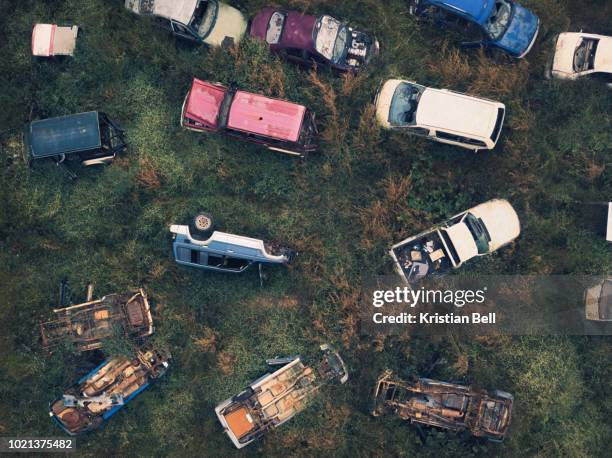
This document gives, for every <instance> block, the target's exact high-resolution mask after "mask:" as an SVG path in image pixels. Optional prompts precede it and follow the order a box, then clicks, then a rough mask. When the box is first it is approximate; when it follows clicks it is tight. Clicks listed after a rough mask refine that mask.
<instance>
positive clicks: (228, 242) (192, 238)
mask: <svg viewBox="0 0 612 458" xmlns="http://www.w3.org/2000/svg"><path fill="white" fill-rule="evenodd" d="M213 229H214V221H213V219H212V216H211V215H209V214H207V213H199V214H198V215H196V216H195V217H194V218H193V221H192V223H191V224H190V225H188V226H187V225H176V224H173V225H172V226H170V232H171V233H172V238H173V243H172V251H173V253H174V259H175V260H176V262H177V263H178V264H181V265H184V266H188V267H197V268H200V269H207V270H213V271H217V272H232V273H240V272H244V271H245V270H246V269H247V268H249V267H251V266H252V265H253V264H259V265H261V264H287V263H289V262H291V261H292V260H293V258H294V257H295V253H294V252H293V251H291V250H289V249H287V248H283V247H281V246H279V245H278V244H275V243H272V242H264V241H263V240H259V239H253V238H250V237H244V236H240V235H234V234H228V233H225V232H219V231H214V230H213Z"/></svg>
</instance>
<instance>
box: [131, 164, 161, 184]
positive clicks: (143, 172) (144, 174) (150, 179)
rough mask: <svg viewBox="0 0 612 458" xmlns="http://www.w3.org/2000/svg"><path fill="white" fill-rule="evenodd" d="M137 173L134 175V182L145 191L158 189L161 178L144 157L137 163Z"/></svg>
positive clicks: (153, 166)
mask: <svg viewBox="0 0 612 458" xmlns="http://www.w3.org/2000/svg"><path fill="white" fill-rule="evenodd" d="M138 167H139V168H138V172H137V173H136V177H135V178H136V181H137V182H138V183H139V184H140V185H141V186H143V187H144V188H145V189H148V190H150V191H153V190H156V189H159V188H160V186H161V178H160V176H159V171H158V170H157V168H156V167H155V165H154V164H153V163H152V162H151V160H150V159H149V158H147V157H146V156H145V157H143V158H141V159H140V161H138Z"/></svg>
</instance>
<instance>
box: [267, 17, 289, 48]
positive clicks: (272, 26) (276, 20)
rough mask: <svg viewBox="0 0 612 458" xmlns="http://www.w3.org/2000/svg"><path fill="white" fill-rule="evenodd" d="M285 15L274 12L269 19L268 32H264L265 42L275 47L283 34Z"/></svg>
mask: <svg viewBox="0 0 612 458" xmlns="http://www.w3.org/2000/svg"><path fill="white" fill-rule="evenodd" d="M286 17H287V16H286V15H285V14H283V13H279V12H278V11H277V12H275V13H274V14H273V15H272V17H271V18H270V22H269V23H268V30H267V31H266V41H267V42H268V43H269V44H271V45H275V44H277V43H278V42H279V41H280V38H281V35H282V34H283V28H284V27H285V19H286Z"/></svg>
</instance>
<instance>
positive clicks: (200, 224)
mask: <svg viewBox="0 0 612 458" xmlns="http://www.w3.org/2000/svg"><path fill="white" fill-rule="evenodd" d="M189 228H190V232H191V235H192V237H194V238H196V239H206V238H208V237H210V235H211V234H212V233H213V231H214V228H215V220H214V219H213V216H212V215H211V214H210V213H206V212H198V213H196V214H195V216H194V217H193V219H192V220H191V224H190V225H189Z"/></svg>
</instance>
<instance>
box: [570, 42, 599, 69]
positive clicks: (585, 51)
mask: <svg viewBox="0 0 612 458" xmlns="http://www.w3.org/2000/svg"><path fill="white" fill-rule="evenodd" d="M598 43H599V40H593V39H584V40H582V41H581V42H580V44H579V45H578V47H577V48H576V53H575V54H574V71H575V72H586V71H588V70H593V68H595V52H596V51H597V44H598Z"/></svg>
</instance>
